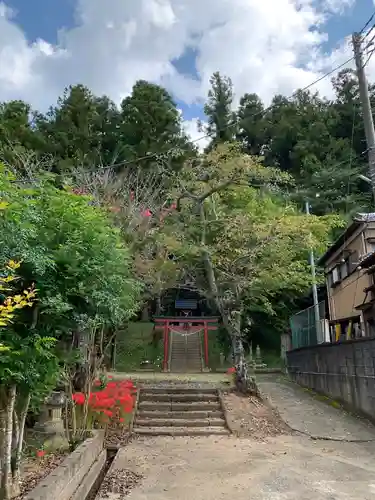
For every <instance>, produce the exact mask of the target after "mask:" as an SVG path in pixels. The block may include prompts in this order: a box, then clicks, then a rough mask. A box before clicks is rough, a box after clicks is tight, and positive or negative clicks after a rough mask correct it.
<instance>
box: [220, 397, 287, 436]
mask: <svg viewBox="0 0 375 500" xmlns="http://www.w3.org/2000/svg"><path fill="white" fill-rule="evenodd" d="M223 403H224V406H225V409H226V413H227V420H228V425H229V428H230V430H231V432H232V433H233V434H235V435H236V436H239V437H249V438H251V439H255V440H260V441H262V440H264V439H266V438H268V437H270V436H279V435H280V434H291V431H290V429H289V427H288V426H287V425H286V424H285V422H284V421H283V420H282V419H281V417H280V415H279V414H278V413H277V411H276V410H274V409H272V408H271V407H270V406H269V405H267V404H265V403H263V402H262V401H261V400H259V399H258V398H256V397H253V396H250V397H249V396H243V395H240V394H236V393H227V394H223Z"/></svg>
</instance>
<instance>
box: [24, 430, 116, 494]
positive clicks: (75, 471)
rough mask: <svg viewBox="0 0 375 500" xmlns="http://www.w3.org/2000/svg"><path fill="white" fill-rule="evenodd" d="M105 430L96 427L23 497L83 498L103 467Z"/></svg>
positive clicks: (104, 459)
mask: <svg viewBox="0 0 375 500" xmlns="http://www.w3.org/2000/svg"><path fill="white" fill-rule="evenodd" d="M105 461H106V452H105V450H104V431H95V432H94V435H93V437H91V438H89V439H86V440H85V441H84V442H83V443H82V444H81V445H80V446H78V447H77V449H76V450H74V451H73V453H71V454H70V455H68V457H67V458H66V459H65V460H64V461H63V463H62V464H60V465H59V466H58V467H56V469H54V470H53V471H52V472H51V473H50V474H48V476H47V477H46V478H45V479H43V480H42V481H41V482H40V483H39V484H38V485H37V486H36V487H35V488H34V489H33V490H32V491H30V493H28V495H27V496H26V498H25V500H84V499H85V498H86V496H87V494H88V493H89V492H90V489H91V487H92V485H93V484H94V482H95V480H96V478H97V476H98V474H99V473H100V471H101V469H102V468H103V467H104V465H105Z"/></svg>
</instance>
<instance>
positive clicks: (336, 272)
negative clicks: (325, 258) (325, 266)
mask: <svg viewBox="0 0 375 500" xmlns="http://www.w3.org/2000/svg"><path fill="white" fill-rule="evenodd" d="M340 281H341V273H340V266H336V267H334V268H333V269H332V284H333V285H335V284H336V283H339V282H340Z"/></svg>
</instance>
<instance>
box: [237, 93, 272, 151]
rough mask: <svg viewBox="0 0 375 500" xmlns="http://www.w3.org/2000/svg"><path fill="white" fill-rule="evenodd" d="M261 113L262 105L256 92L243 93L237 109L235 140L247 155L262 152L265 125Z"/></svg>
mask: <svg viewBox="0 0 375 500" xmlns="http://www.w3.org/2000/svg"><path fill="white" fill-rule="evenodd" d="M263 114H264V105H263V103H262V101H261V100H260V98H259V97H258V96H257V95H256V94H245V95H244V96H243V97H241V99H240V105H239V108H238V111H237V115H238V133H237V140H238V141H239V142H240V143H241V144H242V146H243V149H244V152H245V153H247V154H249V155H255V156H259V155H261V153H262V150H263V146H264V142H265V127H266V123H265V122H264V119H263Z"/></svg>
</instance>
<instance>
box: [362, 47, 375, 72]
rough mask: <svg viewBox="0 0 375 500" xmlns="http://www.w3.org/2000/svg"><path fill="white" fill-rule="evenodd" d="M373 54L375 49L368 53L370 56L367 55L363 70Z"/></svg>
mask: <svg viewBox="0 0 375 500" xmlns="http://www.w3.org/2000/svg"><path fill="white" fill-rule="evenodd" d="M374 52H375V48H374V49H372V51H371V52H370V54H368V57H367V59H366V61H365V62H364V64H363V68H365V67H366V66H367V64H368V63H369V61H370V59H371V57H372V55H373V53H374Z"/></svg>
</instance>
